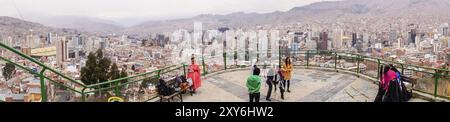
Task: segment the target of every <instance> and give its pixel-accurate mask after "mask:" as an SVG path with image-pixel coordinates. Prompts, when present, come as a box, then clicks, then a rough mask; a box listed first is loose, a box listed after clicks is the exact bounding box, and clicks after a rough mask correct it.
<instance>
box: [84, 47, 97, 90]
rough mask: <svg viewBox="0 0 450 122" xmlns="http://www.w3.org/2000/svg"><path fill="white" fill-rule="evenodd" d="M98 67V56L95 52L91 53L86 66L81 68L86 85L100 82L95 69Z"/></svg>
mask: <svg viewBox="0 0 450 122" xmlns="http://www.w3.org/2000/svg"><path fill="white" fill-rule="evenodd" d="M96 68H97V57H96V56H95V54H94V53H92V52H91V53H89V55H88V59H87V61H86V66H85V67H83V68H81V71H80V77H81V81H82V82H83V83H84V84H86V85H91V84H96V83H98V79H97V77H96V73H95V70H96Z"/></svg>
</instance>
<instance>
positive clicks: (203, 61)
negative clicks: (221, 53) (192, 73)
mask: <svg viewBox="0 0 450 122" xmlns="http://www.w3.org/2000/svg"><path fill="white" fill-rule="evenodd" d="M202 65H203V75H206V74H208V72H207V71H206V65H205V57H203V56H202Z"/></svg>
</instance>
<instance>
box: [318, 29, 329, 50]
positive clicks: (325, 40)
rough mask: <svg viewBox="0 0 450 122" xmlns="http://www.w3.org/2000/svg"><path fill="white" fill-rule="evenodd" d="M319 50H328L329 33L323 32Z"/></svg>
mask: <svg viewBox="0 0 450 122" xmlns="http://www.w3.org/2000/svg"><path fill="white" fill-rule="evenodd" d="M318 48H319V50H328V33H327V32H322V33H321V34H320V39H319V43H318Z"/></svg>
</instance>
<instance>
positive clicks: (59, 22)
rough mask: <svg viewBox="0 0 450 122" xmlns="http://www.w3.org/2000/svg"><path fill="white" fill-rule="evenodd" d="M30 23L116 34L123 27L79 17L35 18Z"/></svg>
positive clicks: (104, 21) (105, 21) (101, 20)
mask: <svg viewBox="0 0 450 122" xmlns="http://www.w3.org/2000/svg"><path fill="white" fill-rule="evenodd" d="M31 20H32V21H35V22H39V23H42V24H44V25H47V26H51V27H56V28H72V29H77V30H80V31H86V32H105V33H111V32H117V31H120V30H122V29H123V27H122V26H121V25H120V24H118V23H116V22H114V21H109V20H103V19H98V18H90V17H79V16H53V17H35V18H31Z"/></svg>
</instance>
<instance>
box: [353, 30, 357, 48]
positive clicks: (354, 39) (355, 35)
mask: <svg viewBox="0 0 450 122" xmlns="http://www.w3.org/2000/svg"><path fill="white" fill-rule="evenodd" d="M356 41H357V34H356V33H352V47H354V46H355V45H356Z"/></svg>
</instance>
